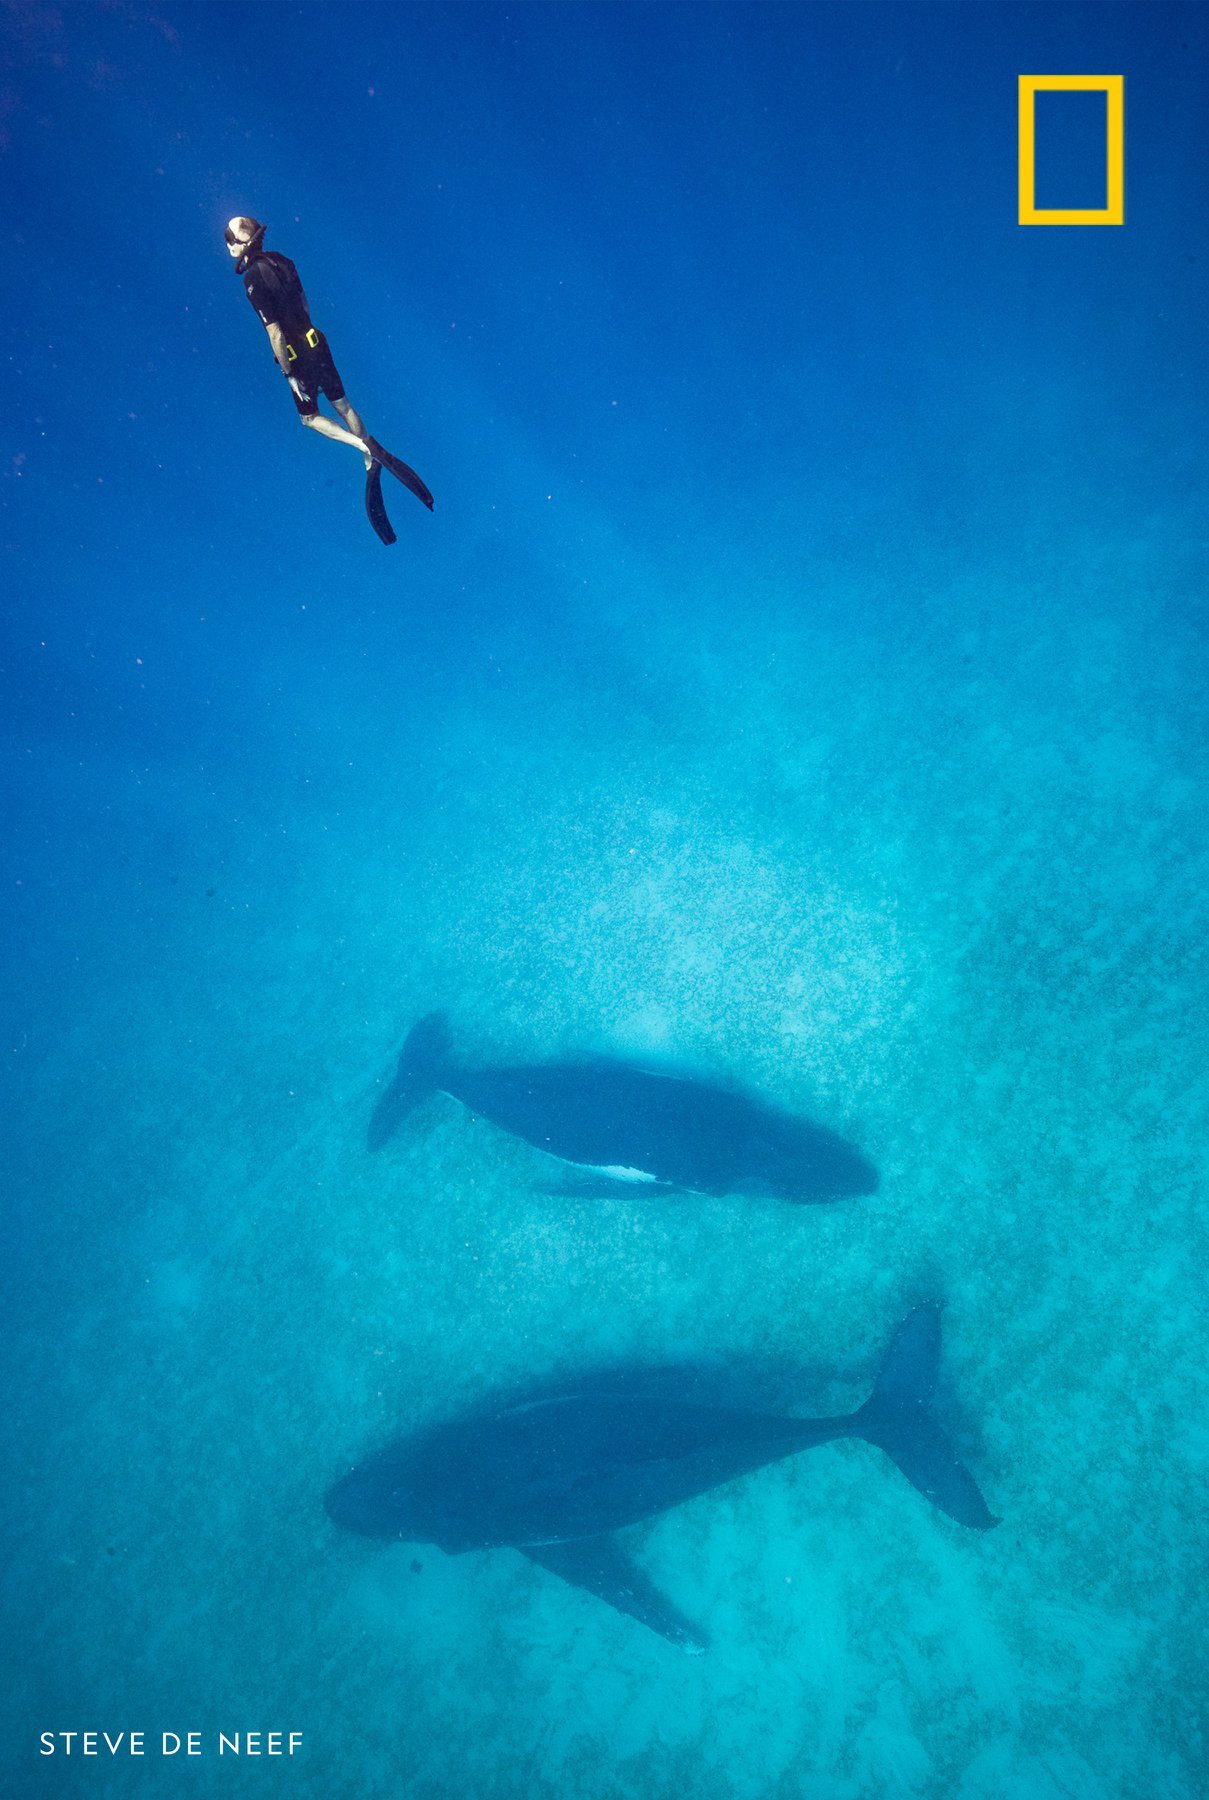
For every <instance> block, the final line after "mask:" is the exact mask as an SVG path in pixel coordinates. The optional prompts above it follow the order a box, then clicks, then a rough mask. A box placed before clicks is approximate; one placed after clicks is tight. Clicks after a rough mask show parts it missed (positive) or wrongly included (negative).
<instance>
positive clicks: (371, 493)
mask: <svg viewBox="0 0 1209 1800" xmlns="http://www.w3.org/2000/svg"><path fill="white" fill-rule="evenodd" d="M365 510H366V512H367V513H368V515H369V522H370V524H371V525H372V526H373V528H374V530H375V531H376V532H377V534H378V536H379V537H380V538H381V539H382V542H383V543H384V544H393V543H395V542H396V541H397V540H396V538H395V533H394V527H393V526H392V525H391V522H390V520H389V519H388V518H387V516H386V503H385V501H384V500H383V498H382V464H381V463H380V462H379V461H378V459H377V458H376V457H375V458H374V460H373V462H372V463H371V464H370V465H369V468H368V469H367V470H366V472H365Z"/></svg>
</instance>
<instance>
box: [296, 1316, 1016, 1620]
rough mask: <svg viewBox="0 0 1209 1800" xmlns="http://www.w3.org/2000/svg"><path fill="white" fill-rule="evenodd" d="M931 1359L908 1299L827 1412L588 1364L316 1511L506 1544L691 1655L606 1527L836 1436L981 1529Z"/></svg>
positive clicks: (377, 1464) (388, 1457)
mask: <svg viewBox="0 0 1209 1800" xmlns="http://www.w3.org/2000/svg"><path fill="white" fill-rule="evenodd" d="M939 1358H940V1308H939V1306H938V1305H936V1304H929V1305H926V1306H921V1307H918V1308H917V1309H916V1310H915V1312H913V1313H911V1314H910V1316H909V1317H908V1318H907V1319H906V1320H905V1321H904V1322H903V1324H902V1325H900V1326H899V1328H898V1331H897V1332H896V1334H895V1336H894V1339H893V1342H892V1343H891V1345H890V1348H889V1350H888V1351H887V1353H886V1356H885V1359H884V1361H883V1363H882V1367H881V1371H880V1373H879V1375H878V1378H877V1382H876V1384H875V1387H874V1391H873V1394H872V1396H871V1398H870V1399H869V1400H868V1401H866V1403H865V1405H864V1406H862V1407H861V1408H860V1409H859V1410H858V1411H857V1412H855V1413H851V1414H848V1415H846V1416H842V1417H839V1418H828V1419H795V1418H785V1417H779V1416H775V1415H772V1414H769V1413H764V1412H759V1411H746V1410H744V1409H742V1408H739V1407H735V1406H733V1405H717V1404H711V1403H710V1402H709V1401H708V1400H707V1399H705V1398H703V1397H702V1394H701V1388H700V1383H699V1381H698V1383H697V1385H696V1387H694V1385H693V1380H692V1372H691V1371H683V1372H681V1387H682V1395H681V1397H677V1395H676V1393H675V1391H674V1385H673V1386H669V1373H670V1372H669V1371H667V1370H660V1371H645V1372H644V1371H642V1370H633V1369H630V1370H614V1371H610V1372H606V1373H603V1374H596V1375H593V1376H591V1377H589V1378H586V1379H584V1380H583V1381H580V1382H577V1383H569V1384H566V1385H564V1386H562V1387H560V1388H558V1389H556V1390H543V1391H540V1392H537V1393H534V1394H532V1395H530V1396H528V1397H522V1398H520V1399H516V1398H512V1399H510V1400H508V1401H505V1402H501V1403H500V1404H498V1405H496V1406H487V1407H485V1408H483V1409H481V1410H480V1411H478V1412H476V1413H474V1414H473V1415H471V1416H469V1417H466V1418H462V1419H459V1420H456V1421H453V1422H452V1423H449V1424H443V1425H438V1426H435V1427H432V1428H430V1429H428V1430H427V1431H423V1432H419V1433H417V1434H416V1435H414V1436H412V1437H408V1438H403V1439H400V1440H399V1441H397V1442H396V1443H393V1444H389V1445H387V1446H386V1447H385V1448H384V1449H382V1450H380V1451H378V1452H377V1453H376V1454H374V1455H372V1456H371V1457H369V1458H368V1459H367V1460H366V1461H365V1462H364V1463H361V1464H360V1465H358V1466H357V1467H356V1468H354V1469H352V1470H351V1471H350V1472H349V1473H348V1474H347V1475H345V1476H344V1477H343V1479H342V1480H340V1481H338V1482H337V1483H336V1484H335V1486H334V1487H333V1488H332V1489H331V1490H330V1491H329V1493H328V1495H327V1499H326V1506H327V1511H328V1513H329V1515H330V1517H331V1518H332V1519H333V1520H334V1521H335V1522H336V1523H337V1524H339V1525H342V1526H345V1527H346V1528H347V1529H348V1530H350V1531H356V1532H359V1533H361V1534H362V1535H365V1536H369V1537H377V1538H405V1539H408V1540H411V1541H421V1542H424V1543H432V1544H436V1545H438V1546H439V1547H440V1548H441V1549H442V1550H445V1551H448V1552H450V1553H452V1554H457V1553H458V1552H460V1551H466V1550H484V1549H497V1548H502V1547H505V1546H510V1547H512V1548H514V1549H517V1550H520V1551H522V1552H523V1553H524V1555H526V1556H528V1557H529V1558H530V1559H531V1560H532V1561H533V1562H536V1563H539V1564H541V1565H542V1567H543V1568H547V1569H550V1570H552V1571H553V1572H554V1573H555V1574H557V1575H561V1576H562V1577H563V1579H564V1580H566V1581H569V1582H571V1583H572V1584H573V1585H575V1586H577V1587H582V1588H586V1589H587V1590H588V1591H589V1592H591V1593H594V1594H596V1595H598V1596H599V1597H600V1598H601V1599H602V1600H605V1601H607V1602H608V1603H609V1604H610V1605H611V1606H614V1607H616V1608H617V1609H618V1610H619V1611H621V1612H625V1613H629V1614H631V1615H632V1616H633V1617H634V1618H636V1619H639V1620H641V1621H642V1623H643V1624H645V1625H649V1626H650V1627H651V1629H652V1630H653V1631H657V1632H659V1633H661V1634H662V1635H663V1636H664V1637H666V1638H669V1639H670V1640H671V1641H672V1642H673V1643H677V1644H679V1645H681V1647H682V1648H684V1649H686V1650H690V1651H692V1650H701V1649H704V1647H705V1644H704V1640H703V1638H702V1636H701V1634H700V1633H699V1632H698V1631H697V1630H696V1629H695V1628H694V1627H693V1626H692V1625H691V1624H690V1623H689V1622H688V1621H687V1620H686V1619H685V1618H683V1617H682V1615H681V1614H680V1613H679V1612H678V1611H677V1610H676V1608H675V1607H674V1606H673V1605H672V1604H671V1602H670V1601H668V1600H666V1599H665V1598H664V1597H663V1595H662V1594H660V1593H659V1591H658V1589H657V1588H655V1587H654V1586H653V1585H652V1584H651V1582H650V1581H649V1580H648V1578H647V1577H646V1576H645V1575H644V1574H643V1573H642V1572H641V1570H640V1569H639V1568H638V1567H637V1565H636V1564H634V1563H632V1562H631V1561H630V1560H629V1558H628V1556H627V1555H626V1553H625V1551H624V1550H623V1549H622V1548H621V1546H620V1545H619V1544H618V1543H617V1542H616V1541H615V1539H614V1538H613V1537H612V1535H611V1534H612V1533H613V1532H614V1531H617V1530H619V1529H621V1528H623V1527H624V1526H627V1525H633V1524H636V1523H637V1522H638V1521H639V1520H642V1519H648V1518H651V1517H653V1516H654V1515H656V1514H658V1513H662V1512H666V1511H667V1510H668V1509H669V1508H670V1507H673V1506H677V1505H679V1504H680V1503H681V1502H682V1501H684V1500H688V1499H691V1498H692V1497H693V1496H694V1495H697V1494H703V1493H706V1492H708V1491H709V1490H710V1489H711V1488H715V1487H718V1486H719V1485H720V1484H721V1483H723V1482H727V1481H731V1480H733V1479H734V1478H735V1477H736V1476H740V1475H744V1474H747V1473H749V1472H750V1471H752V1470H754V1469H759V1468H762V1467H763V1466H764V1465H765V1464H766V1463H772V1462H778V1461H780V1460H781V1458H783V1457H786V1456H792V1455H794V1454H795V1453H796V1452H797V1451H799V1450H806V1449H809V1448H810V1447H811V1446H813V1445H816V1444H825V1443H829V1442H831V1441H832V1440H834V1439H836V1438H844V1437H860V1438H865V1439H867V1440H868V1441H869V1442H870V1443H873V1444H877V1445H878V1446H879V1447H880V1448H881V1449H882V1450H884V1451H885V1452H886V1454H887V1455H888V1456H889V1457H891V1458H892V1459H893V1461H894V1462H895V1463H896V1464H897V1465H898V1467H899V1468H900V1469H901V1470H902V1472H903V1474H904V1475H906V1476H907V1478H908V1480H909V1481H911V1482H912V1483H913V1484H914V1485H915V1486H916V1487H917V1488H918V1489H919V1490H920V1492H921V1493H923V1494H926V1495H927V1497H928V1498H929V1499H930V1500H932V1501H933V1503H934V1504H935V1505H936V1506H938V1507H939V1508H940V1509H941V1510H942V1511H944V1512H946V1513H948V1514H949V1515H950V1516H951V1517H952V1518H954V1519H957V1520H958V1521H959V1522H960V1523H961V1524H963V1525H970V1526H975V1527H986V1526H988V1525H993V1524H994V1523H995V1520H994V1518H993V1517H992V1515H991V1513H990V1512H989V1511H988V1510H987V1506H986V1502H985V1501H984V1500H983V1498H982V1495H981V1494H980V1493H979V1491H978V1488H977V1486H976V1485H975V1482H974V1478H973V1476H972V1475H971V1474H970V1473H969V1471H968V1470H967V1469H966V1468H965V1467H964V1465H963V1464H962V1463H961V1462H959V1461H958V1459H957V1456H956V1453H955V1451H954V1449H953V1446H952V1444H951V1443H950V1442H949V1440H948V1438H947V1437H946V1435H945V1433H944V1431H943V1429H942V1427H941V1425H940V1423H939V1422H938V1420H937V1418H936V1416H935V1414H934V1413H933V1411H932V1409H931V1398H932V1391H933V1387H934V1384H935V1379H936V1372H937V1367H938V1363H939ZM694 1393H695V1394H696V1396H697V1397H696V1398H693V1397H691V1396H693V1394H694ZM686 1396H687V1397H686Z"/></svg>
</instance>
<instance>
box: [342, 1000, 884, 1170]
mask: <svg viewBox="0 0 1209 1800" xmlns="http://www.w3.org/2000/svg"><path fill="white" fill-rule="evenodd" d="M437 1091H440V1092H442V1093H445V1094H450V1095H452V1097H453V1098H454V1099H455V1100H460V1101H461V1102H462V1104H463V1106H466V1107H468V1108H469V1109H470V1110H471V1112H474V1113H478V1114H480V1115H481V1116H482V1117H483V1118H485V1119H489V1120H490V1121H491V1122H492V1124H494V1125H498V1126H500V1127H501V1129H502V1130H504V1131H507V1132H511V1133H512V1135H513V1136H514V1137H519V1138H523V1139H524V1141H525V1142H526V1143H527V1144H532V1145H533V1146H534V1148H535V1149H537V1150H541V1151H544V1152H545V1153H546V1154H547V1155H549V1156H553V1157H557V1158H558V1159H559V1160H561V1161H562V1162H564V1163H570V1164H573V1165H575V1166H576V1167H577V1168H579V1169H580V1170H583V1171H586V1172H587V1173H586V1175H583V1176H580V1177H579V1179H578V1181H577V1182H576V1183H575V1184H574V1186H573V1189H572V1191H575V1192H579V1193H585V1194H610V1193H616V1192H620V1191H622V1190H623V1189H624V1188H625V1187H626V1186H632V1185H634V1184H645V1185H647V1186H648V1187H650V1188H652V1189H662V1190H664V1191H667V1190H669V1189H681V1190H684V1191H687V1192H691V1193H697V1194H712V1195H721V1194H754V1195H765V1196H768V1197H770V1198H775V1199H780V1200H790V1201H797V1202H807V1201H824V1200H838V1199H842V1198H845V1197H847V1196H851V1195H855V1194H871V1193H873V1192H874V1191H875V1190H876V1188H877V1171H876V1169H875V1168H874V1167H873V1165H872V1163H870V1162H869V1161H868V1160H867V1158H866V1157H864V1156H862V1154H861V1153H860V1151H859V1150H856V1149H855V1148H854V1147H853V1146H852V1145H851V1144H848V1143H846V1142H845V1141H844V1139H843V1138H841V1137H837V1136H836V1134H835V1133H834V1132H832V1131H828V1130H826V1129H825V1127H823V1126H822V1125H815V1124H812V1123H811V1122H810V1121H809V1120H806V1119H798V1118H794V1117H792V1116H791V1115H790V1114H788V1113H782V1112H779V1111H777V1110H775V1109H774V1108H772V1107H770V1106H765V1105H764V1104H763V1103H762V1102H760V1101H758V1100H755V1099H752V1098H749V1097H748V1096H747V1095H745V1094H743V1093H740V1092H738V1091H736V1090H734V1089H731V1088H724V1087H718V1086H714V1085H712V1084H710V1083H708V1082H704V1081H695V1080H691V1079H686V1078H685V1077H683V1076H679V1075H668V1074H661V1073H659V1072H657V1071H654V1070H650V1069H643V1068H639V1067H637V1066H636V1065H635V1064H633V1063H628V1062H621V1061H615V1060H612V1059H609V1058H605V1057H599V1058H592V1059H588V1060H584V1061H580V1062H551V1063H535V1064H533V1065H530V1066H526V1067H520V1068H501V1069H464V1068H461V1067H459V1066H458V1065H457V1064H456V1063H455V1062H454V1061H453V1058H452V1056H451V1054H450V1048H449V1035H448V1030H447V1027H446V1024H445V1020H444V1018H443V1016H442V1015H441V1014H440V1013H430V1014H429V1015H428V1016H427V1017H426V1018H423V1019H421V1020H420V1022H419V1023H418V1024H417V1025H415V1026H414V1027H413V1028H412V1031H411V1033H410V1035H409V1036H408V1039H407V1041H406V1043H405V1044H404V1046H403V1050H402V1053H401V1055H400V1057H399V1066H398V1069H397V1071H396V1074H395V1077H394V1080H393V1081H392V1082H391V1084H390V1086H389V1087H388V1088H387V1090H386V1091H385V1093H384V1094H383V1095H382V1097H381V1098H380V1100H379V1101H378V1104H377V1106H376V1107H375V1108H374V1112H373V1116H372V1118H371V1119H370V1122H369V1130H368V1133H367V1139H366V1141H367V1144H368V1147H369V1149H370V1150H380V1149H381V1148H382V1146H383V1145H384V1144H386V1143H388V1142H389V1140H390V1139H391V1138H392V1137H393V1136H394V1135H395V1133H396V1132H397V1130H398V1129H399V1127H400V1125H401V1124H402V1123H403V1121H404V1120H405V1119H406V1118H407V1116H408V1114H409V1113H411V1112H412V1111H413V1110H414V1109H415V1107H417V1106H418V1105H419V1104H420V1103H421V1102H422V1101H423V1100H425V1099H427V1098H428V1096H429V1095H431V1094H433V1093H434V1092H437Z"/></svg>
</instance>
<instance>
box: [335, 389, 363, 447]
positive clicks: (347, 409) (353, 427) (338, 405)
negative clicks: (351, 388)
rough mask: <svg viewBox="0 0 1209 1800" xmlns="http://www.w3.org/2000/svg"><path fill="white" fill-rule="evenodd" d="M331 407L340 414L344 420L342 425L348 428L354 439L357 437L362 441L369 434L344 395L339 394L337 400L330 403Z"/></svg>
mask: <svg viewBox="0 0 1209 1800" xmlns="http://www.w3.org/2000/svg"><path fill="white" fill-rule="evenodd" d="M332 405H333V406H334V407H335V409H336V411H337V412H338V413H339V414H340V417H341V418H342V419H343V420H344V423H345V424H346V425H347V426H348V428H349V430H350V431H351V432H352V434H353V436H354V437H359V438H361V439H362V440H364V439H365V438H367V437H368V436H369V433H368V432H367V431H366V429H365V426H364V425H363V424H362V422H361V414H360V413H359V412H358V411H357V409H356V407H355V406H354V405H353V403H352V401H351V400H349V399H348V397H347V396H346V395H344V394H341V396H340V398H339V399H338V400H333V401H332Z"/></svg>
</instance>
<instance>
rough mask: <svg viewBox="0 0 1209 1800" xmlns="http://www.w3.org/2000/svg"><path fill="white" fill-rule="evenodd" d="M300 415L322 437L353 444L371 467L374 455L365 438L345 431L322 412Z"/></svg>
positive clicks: (334, 441) (310, 428)
mask: <svg viewBox="0 0 1209 1800" xmlns="http://www.w3.org/2000/svg"><path fill="white" fill-rule="evenodd" d="M299 416H300V418H301V419H302V423H303V424H304V425H305V426H306V427H307V428H308V429H309V430H310V431H317V432H318V433H319V435H320V437H325V438H331V440H332V442H333V443H334V444H351V445H352V447H353V449H354V450H359V451H360V452H361V454H362V456H363V457H364V458H365V466H366V468H367V469H368V468H369V465H370V463H371V462H372V461H373V457H372V456H371V455H370V453H369V451H368V450H367V449H366V447H365V443H364V441H363V439H361V438H359V437H354V436H353V434H352V432H351V431H345V429H344V427H343V426H341V425H337V423H336V421H335V420H334V419H326V418H324V416H323V414H322V413H318V412H315V413H301V414H300V415H299Z"/></svg>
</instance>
